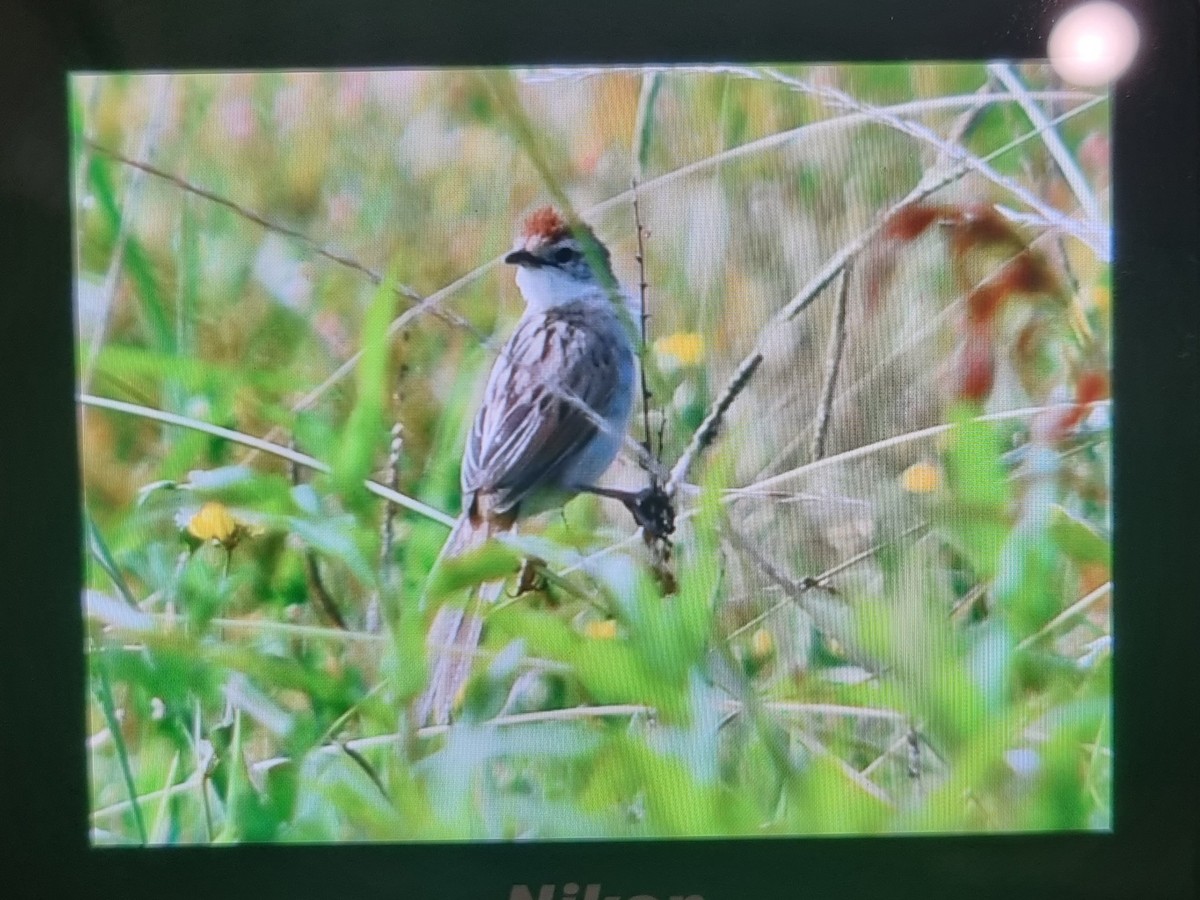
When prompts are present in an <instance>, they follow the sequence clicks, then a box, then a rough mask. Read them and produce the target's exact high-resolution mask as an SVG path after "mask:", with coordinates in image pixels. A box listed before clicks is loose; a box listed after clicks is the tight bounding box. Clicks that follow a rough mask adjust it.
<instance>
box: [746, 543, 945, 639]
mask: <svg viewBox="0 0 1200 900" xmlns="http://www.w3.org/2000/svg"><path fill="white" fill-rule="evenodd" d="M926 527H928V526H927V525H926V524H925V523H924V522H918V523H917V524H916V525H913V526H911V527H909V528H906V529H905V530H904V531H902V532H900V533H899V534H898V535H896V536H895V537H894V538H892V539H890V540H887V541H883V542H881V543H879V544H876V545H875V546H874V547H868V548H867V549H866V550H863V551H862V552H861V553H856V554H854V555H853V556H851V557H849V558H848V559H844V560H842V561H841V562H840V563H838V564H837V565H835V566H833V567H832V568H829V569H826V570H825V571H824V572H822V573H821V574H820V575H816V576H814V577H811V578H804V579H802V580H800V581H797V580H796V579H794V578H791V577H789V576H788V575H785V574H784V573H782V572H780V571H779V570H778V569H776V568H775V567H774V566H773V565H771V570H772V572H773V573H774V575H775V576H776V577H775V578H773V579H772V580H775V581H776V582H777V583H779V585H780V586H781V587H782V588H783V589H784V590H785V591H786V592H788V594H789V596H788V597H787V598H786V599H784V600H783V601H782V602H780V603H777V604H775V605H774V606H772V607H771V608H770V609H768V610H767V611H766V612H763V613H760V614H759V615H757V616H755V617H754V618H753V619H751V620H750V621H749V622H746V623H745V624H743V625H740V626H738V627H737V628H735V629H734V630H733V631H731V632H729V634H727V635H725V639H726V640H733V639H734V638H735V637H737V636H738V635H741V634H744V633H745V632H747V631H749V630H750V629H751V628H753V627H754V626H755V625H758V624H759V623H760V622H763V621H766V620H767V619H769V618H770V617H771V616H773V615H774V614H775V613H777V612H779V610H781V609H783V608H784V607H786V606H788V605H790V604H793V603H796V599H795V598H796V597H797V596H798V595H800V594H803V593H804V592H805V591H810V590H812V589H813V588H822V587H825V586H826V584H827V582H828V581H829V579H831V578H833V576H835V575H839V574H841V573H842V572H844V571H846V570H847V569H849V568H851V567H853V566H856V565H858V564H859V563H860V562H862V561H863V560H865V559H870V558H871V557H872V556H874V555H875V554H876V553H878V552H879V551H880V550H882V549H884V548H885V547H890V546H891V545H892V544H895V543H898V542H899V541H902V540H904V538H906V537H908V536H909V535H911V534H915V533H916V532H918V531H920V530H922V529H924V528H926ZM730 534H731V536H732V537H733V539H734V542H735V543H738V544H739V546H741V547H743V548H750V550H752V551H753V547H752V545H751V544H750V542H749V541H747V540H746V538H745V537H743V536H742V535H741V534H738V533H737V532H736V531H731V532H730ZM756 561H757V560H756ZM769 565H770V564H769ZM768 574H770V573H768ZM826 589H827V590H828V588H826Z"/></svg>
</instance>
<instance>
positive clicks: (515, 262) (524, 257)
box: [504, 250, 542, 268]
mask: <svg viewBox="0 0 1200 900" xmlns="http://www.w3.org/2000/svg"><path fill="white" fill-rule="evenodd" d="M504 261H505V262H506V263H508V264H509V265H510V266H533V267H534V268H538V267H539V266H541V265H542V261H541V260H540V259H538V257H536V256H534V255H533V254H532V253H530V252H529V251H528V250H514V251H513V252H512V253H510V254H508V256H506V257H504Z"/></svg>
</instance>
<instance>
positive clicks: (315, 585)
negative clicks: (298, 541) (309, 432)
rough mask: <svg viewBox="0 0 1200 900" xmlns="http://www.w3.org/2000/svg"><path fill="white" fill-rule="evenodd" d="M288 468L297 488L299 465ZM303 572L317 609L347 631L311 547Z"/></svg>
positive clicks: (292, 462) (307, 549)
mask: <svg viewBox="0 0 1200 900" xmlns="http://www.w3.org/2000/svg"><path fill="white" fill-rule="evenodd" d="M291 450H292V452H293V453H294V452H296V439H295V438H292V440H291ZM288 468H289V469H290V470H291V477H292V485H293V486H298V485H299V484H300V464H299V463H298V462H297V461H296V459H294V458H293V459H289V460H288ZM304 572H305V575H306V576H307V580H308V587H309V590H310V591H311V593H312V595H313V597H315V598H316V601H317V602H316V606H317V608H318V609H320V610H321V612H322V613H323V614H324V615H325V618H326V619H328V620H329V621H330V622H332V623H333V624H334V625H335V626H336V627H338V628H340V629H341V630H342V631H348V630H349V629H348V628H347V627H346V620H345V619H343V618H342V613H341V610H339V609H338V605H337V603H336V602H334V599H333V596H332V595H331V594H330V593H329V590H328V589H327V588H326V587H325V580H324V579H323V578H322V577H321V566H320V564H319V563H318V561H317V551H315V550H314V549H313V548H312V547H305V549H304Z"/></svg>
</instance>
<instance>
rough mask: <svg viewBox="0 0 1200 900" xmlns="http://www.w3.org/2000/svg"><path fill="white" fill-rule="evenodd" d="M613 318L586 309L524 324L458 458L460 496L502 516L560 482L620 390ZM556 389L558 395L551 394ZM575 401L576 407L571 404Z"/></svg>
mask: <svg viewBox="0 0 1200 900" xmlns="http://www.w3.org/2000/svg"><path fill="white" fill-rule="evenodd" d="M614 327H616V328H620V325H619V324H618V323H617V322H616V319H615V317H613V316H611V315H610V314H607V313H605V312H598V311H596V310H594V309H587V308H583V307H566V308H560V309H557V310H553V311H551V312H549V313H547V314H545V315H544V316H529V317H527V318H525V319H523V320H522V321H521V324H520V325H519V326H518V327H517V330H516V331H515V332H514V333H513V335H512V337H511V338H510V339H509V342H508V344H507V345H506V346H505V349H504V351H503V352H502V353H501V355H500V357H499V359H497V360H496V364H495V366H494V367H493V368H492V374H491V377H490V378H489V379H488V386H487V392H486V395H485V398H484V402H483V405H482V406H481V407H480V409H479V413H478V414H477V415H476V417H475V424H474V427H473V428H472V429H471V436H470V438H469V439H468V441H467V449H466V453H465V455H464V458H463V470H462V482H463V493H464V494H470V493H475V492H476V491H486V492H489V493H491V494H492V495H493V496H492V502H491V505H490V508H491V509H493V510H495V511H496V512H507V511H508V510H511V509H512V508H513V507H515V506H516V505H517V504H518V503H520V502H521V501H522V500H523V499H524V498H525V497H526V496H528V495H529V494H530V493H531V492H533V491H536V490H538V489H539V488H542V487H547V486H558V483H557V479H558V477H559V476H560V475H561V474H562V472H563V470H564V469H565V468H566V467H567V466H569V465H570V463H571V462H572V461H574V459H575V458H576V455H577V454H578V453H580V452H581V451H582V450H584V449H585V448H586V447H587V445H588V444H589V443H590V442H591V440H592V439H593V438H594V437H595V436H596V434H597V432H598V431H599V428H598V426H597V424H596V422H595V421H593V419H592V417H591V416H589V415H588V414H587V412H585V409H584V408H581V403H582V405H583V407H585V408H588V409H591V410H593V411H594V412H595V413H597V414H598V415H599V416H600V417H601V418H603V417H605V415H606V414H607V412H608V411H609V410H610V409H611V408H612V407H613V402H614V400H615V398H616V394H617V391H618V390H619V386H618V385H619V382H620V379H619V377H618V376H619V369H618V366H619V359H618V354H619V353H620V352H621V350H622V348H623V345H622V344H620V343H619V342H618V341H615V340H613V328H614ZM555 388H557V389H555ZM571 396H574V397H576V398H578V401H580V402H572V401H571V400H570V399H567V398H568V397H571Z"/></svg>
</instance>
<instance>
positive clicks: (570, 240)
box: [504, 206, 616, 309]
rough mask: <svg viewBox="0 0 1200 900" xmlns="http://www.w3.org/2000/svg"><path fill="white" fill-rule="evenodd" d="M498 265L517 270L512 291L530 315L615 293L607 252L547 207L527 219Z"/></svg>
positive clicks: (585, 229)
mask: <svg viewBox="0 0 1200 900" xmlns="http://www.w3.org/2000/svg"><path fill="white" fill-rule="evenodd" d="M504 261H505V262H506V263H508V264H509V265H514V266H517V286H518V287H520V289H521V293H522V294H523V295H524V297H525V302H526V303H528V304H529V305H530V306H531V307H533V308H535V309H549V308H552V307H554V306H558V305H560V304H563V303H569V302H572V301H575V300H580V299H585V298H588V297H591V296H595V295H602V294H604V293H605V292H607V291H609V290H611V289H613V288H615V285H616V280H615V279H614V278H613V274H612V269H611V267H610V265H609V254H608V249H607V248H606V247H605V246H604V245H603V244H602V243H600V241H599V240H598V239H597V238H596V236H595V235H594V234H593V233H592V231H591V229H589V228H588V227H587V226H586V225H584V224H583V223H581V222H580V223H574V224H568V222H567V221H566V220H565V219H564V218H563V217H562V216H561V215H560V214H559V213H558V211H557V210H555V209H554V208H552V207H549V206H546V207H543V208H541V209H539V210H537V211H536V212H534V213H533V214H532V215H530V216H529V218H527V219H526V220H525V222H524V224H523V226H522V228H521V233H520V234H519V235H518V236H517V240H516V242H515V243H514V244H513V249H512V250H511V252H509V254H508V255H507V256H505V257H504Z"/></svg>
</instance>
